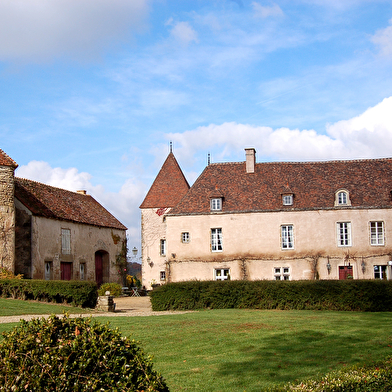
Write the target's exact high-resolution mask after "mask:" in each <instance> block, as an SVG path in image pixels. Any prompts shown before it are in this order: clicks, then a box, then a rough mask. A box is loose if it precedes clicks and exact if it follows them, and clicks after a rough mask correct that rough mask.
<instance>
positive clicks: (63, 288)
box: [0, 279, 98, 308]
mask: <svg viewBox="0 0 392 392" xmlns="http://www.w3.org/2000/svg"><path fill="white" fill-rule="evenodd" d="M0 296H2V297H3V298H8V297H11V298H14V299H23V300H27V299H34V300H37V301H47V302H55V303H68V304H72V305H74V306H81V307H87V308H94V307H95V305H96V304H97V297H98V294H97V285H96V283H95V282H84V281H75V280H71V281H64V280H25V279H1V280H0Z"/></svg>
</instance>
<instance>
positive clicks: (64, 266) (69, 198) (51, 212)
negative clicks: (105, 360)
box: [0, 150, 126, 284]
mask: <svg viewBox="0 0 392 392" xmlns="http://www.w3.org/2000/svg"><path fill="white" fill-rule="evenodd" d="M16 167H17V164H16V163H15V162H14V161H13V160H12V159H11V158H9V157H8V156H7V155H6V154H5V153H4V152H3V151H2V150H0V266H1V267H5V268H7V269H9V270H11V271H12V272H14V273H15V274H23V276H24V277H25V278H30V279H47V280H50V279H62V280H71V279H74V280H89V281H96V282H97V283H98V284H102V283H106V282H117V283H122V282H121V273H122V271H119V267H118V262H117V259H118V258H119V257H120V255H121V254H122V253H124V244H125V243H126V227H125V226H124V225H122V224H121V223H120V222H119V221H118V220H117V219H116V218H115V217H114V216H113V215H111V214H110V213H109V212H108V211H107V210H106V209H105V208H104V207H103V206H102V205H100V204H99V203H98V202H97V201H96V200H95V199H94V198H92V197H91V196H90V195H87V194H86V192H85V191H78V192H71V191H67V190H64V189H60V188H55V187H51V186H49V185H46V184H41V183H38V182H35V181H31V180H27V179H21V178H17V177H14V170H15V168H16Z"/></svg>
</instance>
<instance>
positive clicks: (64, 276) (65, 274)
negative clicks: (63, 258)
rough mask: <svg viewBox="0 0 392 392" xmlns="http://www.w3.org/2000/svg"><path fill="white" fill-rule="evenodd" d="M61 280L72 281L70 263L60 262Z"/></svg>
mask: <svg viewBox="0 0 392 392" xmlns="http://www.w3.org/2000/svg"><path fill="white" fill-rule="evenodd" d="M60 270H61V280H71V279H72V263H66V262H61V264H60Z"/></svg>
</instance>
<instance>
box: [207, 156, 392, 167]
mask: <svg viewBox="0 0 392 392" xmlns="http://www.w3.org/2000/svg"><path fill="white" fill-rule="evenodd" d="M390 160H392V157H383V158H354V159H331V160H328V159H326V160H319V161H317V160H314V161H271V162H256V165H277V164H279V165H292V164H299V165H309V164H311V165H313V164H322V163H343V162H354V163H355V162H365V161H368V162H374V161H390ZM245 162H246V161H241V162H213V163H210V164H209V165H208V166H218V165H240V164H244V163H245ZM208 166H207V167H208Z"/></svg>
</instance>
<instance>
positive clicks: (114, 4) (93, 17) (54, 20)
mask: <svg viewBox="0 0 392 392" xmlns="http://www.w3.org/2000/svg"><path fill="white" fill-rule="evenodd" d="M149 3H150V0H132V1H129V0H28V1H25V0H1V1H0V60H35V61H45V60H48V59H52V58H55V57H58V56H63V55H69V56H71V57H77V58H83V59H86V58H89V57H91V56H95V55H96V54H98V53H100V52H101V51H102V49H103V48H106V46H107V45H108V43H109V42H111V40H112V39H113V38H117V39H121V40H122V39H124V38H128V37H129V33H130V32H131V30H132V31H134V30H139V29H141V28H143V27H144V23H145V19H146V16H147V13H148V11H149Z"/></svg>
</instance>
